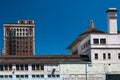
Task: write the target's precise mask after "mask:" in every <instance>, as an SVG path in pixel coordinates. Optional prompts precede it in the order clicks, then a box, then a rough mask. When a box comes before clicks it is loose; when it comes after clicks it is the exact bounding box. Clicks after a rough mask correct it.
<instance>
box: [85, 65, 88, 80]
mask: <svg viewBox="0 0 120 80" xmlns="http://www.w3.org/2000/svg"><path fill="white" fill-rule="evenodd" d="M85 73H86V80H88V78H87V63H86V64H85Z"/></svg>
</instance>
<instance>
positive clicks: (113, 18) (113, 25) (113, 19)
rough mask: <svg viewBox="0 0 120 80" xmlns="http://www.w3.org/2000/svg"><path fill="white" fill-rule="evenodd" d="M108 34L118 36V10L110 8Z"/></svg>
mask: <svg viewBox="0 0 120 80" xmlns="http://www.w3.org/2000/svg"><path fill="white" fill-rule="evenodd" d="M107 18H108V33H109V34H117V9H116V8H109V9H108V10H107Z"/></svg>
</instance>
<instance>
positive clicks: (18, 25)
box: [3, 24, 35, 27]
mask: <svg viewBox="0 0 120 80" xmlns="http://www.w3.org/2000/svg"><path fill="white" fill-rule="evenodd" d="M3 26H10V27H12V26H35V25H34V24H3Z"/></svg>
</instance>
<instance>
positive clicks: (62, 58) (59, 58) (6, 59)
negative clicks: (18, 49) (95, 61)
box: [0, 55, 89, 64]
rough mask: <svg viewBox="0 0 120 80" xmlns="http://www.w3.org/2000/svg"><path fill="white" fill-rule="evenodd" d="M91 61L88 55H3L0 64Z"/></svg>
mask: <svg viewBox="0 0 120 80" xmlns="http://www.w3.org/2000/svg"><path fill="white" fill-rule="evenodd" d="M82 61H87V62H88V61H89V59H88V57H87V56H78V55H75V56H74V55H44V56H43V55H40V56H1V57H0V64H59V63H64V62H70V63H72V62H82Z"/></svg>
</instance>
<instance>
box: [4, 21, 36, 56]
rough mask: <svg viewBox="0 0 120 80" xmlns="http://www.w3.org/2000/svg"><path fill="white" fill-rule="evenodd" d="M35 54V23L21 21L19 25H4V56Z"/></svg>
mask: <svg viewBox="0 0 120 80" xmlns="http://www.w3.org/2000/svg"><path fill="white" fill-rule="evenodd" d="M33 54H34V21H33V20H19V21H18V23H17V24H4V54H3V55H23V56H24V55H33Z"/></svg>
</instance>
